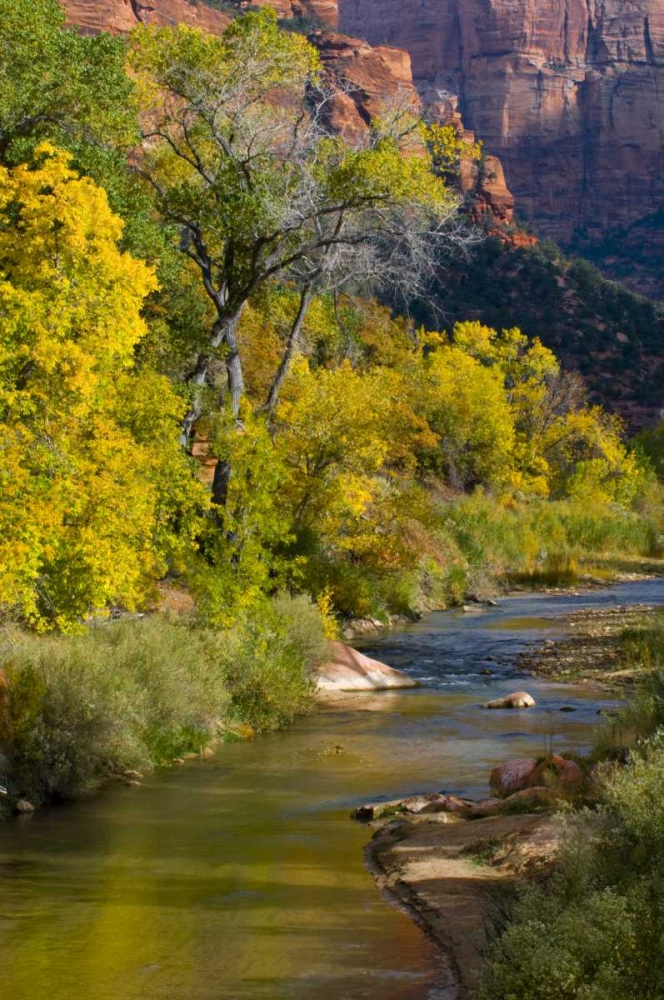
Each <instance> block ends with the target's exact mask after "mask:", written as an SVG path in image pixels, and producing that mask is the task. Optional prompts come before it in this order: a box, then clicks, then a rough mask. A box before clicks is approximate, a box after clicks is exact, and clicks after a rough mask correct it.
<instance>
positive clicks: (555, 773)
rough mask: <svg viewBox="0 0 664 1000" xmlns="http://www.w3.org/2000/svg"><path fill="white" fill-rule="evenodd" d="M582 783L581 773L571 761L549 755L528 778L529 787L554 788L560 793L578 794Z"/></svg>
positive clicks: (577, 766)
mask: <svg viewBox="0 0 664 1000" xmlns="http://www.w3.org/2000/svg"><path fill="white" fill-rule="evenodd" d="M583 783H584V776H583V771H582V770H581V768H580V767H579V765H578V764H577V763H576V762H575V761H573V760H565V758H564V757H559V756H558V755H557V754H551V755H550V756H549V757H547V758H546V759H545V760H543V761H542V762H541V763H540V764H538V765H537V767H536V768H535V770H534V771H533V773H532V774H531V776H530V779H529V781H528V785H529V786H531V787H532V786H534V785H543V786H546V787H555V788H557V789H559V790H560V791H565V792H578V791H579V790H580V789H581V787H582V786H583Z"/></svg>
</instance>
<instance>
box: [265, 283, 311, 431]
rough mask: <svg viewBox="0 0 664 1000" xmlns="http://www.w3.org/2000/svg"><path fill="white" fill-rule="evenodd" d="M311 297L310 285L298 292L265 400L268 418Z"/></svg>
mask: <svg viewBox="0 0 664 1000" xmlns="http://www.w3.org/2000/svg"><path fill="white" fill-rule="evenodd" d="M312 298H313V290H312V286H311V285H305V286H304V288H303V289H302V292H301V293H300V305H299V307H298V310H297V315H296V317H295V319H294V321H293V325H292V327H291V330H290V333H289V334H288V340H287V341H286V348H285V350H284V353H283V355H282V358H281V362H280V363H279V367H278V368H277V372H276V375H275V376H274V379H273V381H272V385H271V386H270V391H269V393H268V396H267V400H266V402H265V409H266V410H267V412H268V414H269V416H270V419H272V415H273V414H274V411H275V409H276V406H277V403H278V402H279V393H280V392H281V387H282V385H283V383H284V379H285V378H286V376H287V375H288V372H289V370H290V366H291V362H292V360H293V355H294V354H295V350H296V348H297V346H298V343H299V340H300V334H301V332H302V327H303V326H304V321H305V319H306V316H307V312H308V311H309V306H310V304H311V300H312Z"/></svg>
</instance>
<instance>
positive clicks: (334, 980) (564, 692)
mask: <svg viewBox="0 0 664 1000" xmlns="http://www.w3.org/2000/svg"><path fill="white" fill-rule="evenodd" d="M662 602H664V580H656V581H649V582H643V583H636V584H629V585H625V586H621V587H617V588H614V589H611V590H603V591H599V592H597V593H593V594H590V595H585V596H582V597H547V596H541V597H537V596H535V597H532V596H528V597H516V598H508V599H505V600H504V601H502V602H501V605H500V607H499V608H495V609H487V610H486V611H482V612H473V613H470V614H468V613H466V614H464V613H462V612H441V613H437V614H432V615H429V616H428V617H427V618H426V619H425V620H424V621H422V622H420V623H418V624H417V625H413V626H412V627H409V628H406V629H404V630H403V631H402V632H399V633H394V634H392V635H390V636H388V637H386V638H384V639H374V640H372V641H371V643H366V642H365V643H364V645H363V648H364V649H365V650H366V651H368V652H371V653H373V654H374V655H376V656H379V657H380V658H382V659H385V660H386V661H387V662H389V663H392V664H393V665H394V666H397V667H400V668H401V669H404V670H406V671H408V672H409V673H411V674H412V675H413V676H415V677H417V678H418V679H420V680H421V681H422V682H423V684H425V685H426V686H425V687H422V688H420V689H417V690H412V691H405V692H402V693H381V694H367V695H363V696H359V697H358V699H357V700H356V701H354V703H353V707H352V708H348V709H347V710H346V709H344V710H343V711H332V710H329V709H328V710H324V711H321V712H318V713H316V714H314V715H311V716H309V717H308V718H306V719H303V720H302V721H301V722H299V723H298V724H297V725H296V726H295V727H294V728H293V729H291V730H290V731H289V732H286V733H278V734H275V735H272V736H268V737H264V738H261V739H258V740H256V741H253V742H249V743H238V744H232V745H228V746H224V747H223V748H222V750H221V751H220V752H219V754H218V755H217V756H216V757H215V758H212V759H209V760H200V761H194V762H191V763H189V764H187V765H185V766H183V767H179V768H173V769H170V770H161V771H159V772H157V773H155V774H154V775H151V776H150V777H148V778H146V779H145V784H144V787H142V788H125V787H112V788H109V789H108V790H106V791H104V792H102V793H100V794H98V795H97V796H95V797H94V798H91V799H89V800H87V801H84V802H80V803H77V804H75V805H68V806H63V807H60V808H54V809H50V810H47V811H45V812H43V813H40V814H37V815H34V816H32V817H24V818H21V819H19V820H16V821H12V822H9V823H6V824H4V825H3V826H2V827H0V997H1V998H2V1000H263V998H264V1000H305V998H306V1000H310V998H311V1000H318V998H320V1000H447V998H450V997H453V996H454V990H453V988H452V987H451V986H450V979H449V975H448V972H447V970H446V968H445V963H444V960H443V959H441V958H440V956H438V955H437V953H436V951H435V949H434V948H433V946H432V945H431V944H430V943H429V942H428V941H427V939H426V938H425V937H424V935H423V934H422V933H421V932H420V931H419V930H418V929H417V928H416V927H415V926H414V925H413V924H412V923H411V921H410V920H409V918H408V917H407V916H406V915H405V914H403V913H402V912H400V911H399V910H397V909H396V908H394V907H392V906H390V905H388V904H387V903H386V902H385V900H383V899H382V898H381V896H380V894H379V893H378V892H377V891H376V889H375V888H374V885H373V882H372V878H371V876H370V874H369V873H368V872H366V871H365V869H364V867H363V856H362V846H363V844H364V843H365V841H366V840H367V837H368V832H367V830H366V828H363V827H361V826H359V825H357V824H354V823H352V822H350V820H349V818H348V815H349V812H350V811H351V809H352V808H353V807H354V806H355V805H357V804H358V803H360V802H362V801H366V800H371V799H375V798H378V797H381V796H382V797H386V798H392V797H396V796H398V795H403V794H407V793H411V792H415V791H424V792H426V791H436V790H441V789H442V790H445V791H453V792H458V793H462V794H469V795H484V794H486V792H487V777H488V773H489V771H490V769H491V767H492V766H494V765H495V764H496V763H498V762H500V761H502V760H505V759H506V758H508V757H512V756H518V755H524V754H526V755H538V754H540V753H544V752H546V751H547V750H548V749H550V748H551V747H553V749H554V750H555V749H560V750H562V749H570V750H571V749H580V748H583V747H585V746H587V745H588V743H589V742H590V740H591V731H592V729H593V727H594V726H595V725H596V724H597V722H598V717H597V710H598V707H600V706H601V705H602V704H606V703H610V702H609V701H608V699H607V698H606V697H605V696H603V695H601V694H600V695H598V694H597V692H593V691H590V690H589V689H583V688H572V687H561V686H559V685H556V684H552V683H548V682H544V681H541V680H538V679H534V678H528V679H524V678H523V677H518V675H516V673H515V670H514V665H513V660H514V656H515V655H516V654H517V653H518V652H520V651H522V650H524V649H525V648H527V646H528V645H529V644H530V643H533V642H539V641H541V639H542V637H544V636H548V637H552V638H554V637H555V636H556V635H557V634H558V631H559V629H558V627H557V626H556V623H555V621H552V620H551V619H552V618H553V616H555V615H557V614H562V613H566V612H568V611H571V610H575V609H582V608H588V607H598V608H599V607H608V606H611V605H615V604H617V603H620V604H627V603H629V604H638V603H662ZM486 670H491V671H493V673H492V674H491V675H490V676H488V675H486V674H485V673H483V672H482V671H486ZM523 687H525V688H527V690H529V691H530V692H531V693H532V694H533V695H534V697H535V698H536V699H537V702H538V706H537V708H535V709H531V710H529V711H525V712H511V713H510V712H505V713H503V712H484V711H481V710H480V708H479V704H480V703H481V702H482V701H485V700H487V699H488V698H492V697H497V696H499V695H500V694H501V693H506V692H508V691H510V690H514V689H515V688H523ZM563 706H568V707H572V708H574V709H575V711H574V712H571V713H561V712H560V708H562V707H563Z"/></svg>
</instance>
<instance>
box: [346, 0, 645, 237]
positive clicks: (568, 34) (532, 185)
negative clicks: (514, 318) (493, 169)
mask: <svg viewBox="0 0 664 1000" xmlns="http://www.w3.org/2000/svg"><path fill="white" fill-rule="evenodd" d="M340 28H341V30H342V31H349V32H352V33H353V34H359V35H361V36H362V37H363V38H366V39H367V40H368V41H369V42H370V43H372V44H374V45H379V44H380V45H382V44H390V45H396V46H399V47H401V48H405V49H407V50H408V51H409V52H410V54H411V57H412V60H413V68H414V75H415V82H416V84H417V86H418V88H419V90H420V92H421V93H422V94H423V96H424V97H425V99H429V98H434V99H438V98H439V95H440V94H442V96H443V98H444V99H454V97H455V96H458V97H459V99H460V104H461V107H462V109H463V115H464V119H465V121H466V123H467V125H469V126H470V127H471V128H472V129H473V130H475V131H476V133H477V135H478V136H479V137H480V138H481V139H482V140H483V141H484V142H485V144H486V147H487V149H489V150H490V151H491V152H492V153H494V154H497V155H499V156H500V157H501V160H502V162H503V163H504V166H505V172H506V175H507V182H508V184H509V186H510V187H511V188H512V190H513V191H514V193H515V195H516V199H517V204H518V206H519V213H520V214H521V215H522V216H524V217H529V218H531V219H535V220H537V225H538V228H539V229H540V230H541V231H542V232H544V233H546V234H547V235H549V236H552V237H554V238H557V239H559V240H561V241H562V242H565V241H568V240H569V239H570V238H571V237H572V235H573V233H574V231H575V229H579V228H583V229H585V230H587V231H589V232H590V234H591V235H593V234H594V235H596V236H598V237H599V236H600V235H601V234H602V233H603V232H605V231H606V230H607V229H608V228H610V227H612V226H615V225H617V224H624V223H629V222H631V221H633V220H635V219H638V218H641V217H642V216H644V215H647V214H648V213H650V212H652V211H654V210H655V209H656V208H657V207H658V206H660V205H661V204H662V201H663V200H664V170H663V169H662V168H663V167H664V154H663V150H662V134H663V132H664V99H662V98H660V94H664V0H603V2H602V3H599V2H598V0H565V2H562V0H381V2H380V3H377V2H376V0H340Z"/></svg>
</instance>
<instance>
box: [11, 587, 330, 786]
mask: <svg viewBox="0 0 664 1000" xmlns="http://www.w3.org/2000/svg"><path fill="white" fill-rule="evenodd" d="M324 651H325V637H324V634H323V626H322V622H321V619H320V616H319V614H318V611H317V609H316V608H315V606H314V605H312V604H311V602H310V601H309V600H308V599H307V598H304V597H300V598H294V599H293V598H289V597H285V596H283V597H279V598H276V599H275V600H274V601H272V602H266V604H265V607H264V608H263V609H262V613H261V614H260V615H257V616H255V617H254V618H252V619H251V620H247V621H244V622H240V623H239V624H238V625H237V626H235V627H234V628H233V629H230V630H227V631H225V632H217V631H214V630H212V629H207V628H201V627H196V626H194V625H192V624H188V623H186V622H183V621H181V620H180V621H178V620H169V619H166V618H163V617H159V616H155V617H152V618H148V619H145V620H141V621H124V622H122V621H121V622H115V623H113V622H111V623H108V624H106V625H103V626H100V627H97V628H94V629H91V630H89V631H87V632H86V633H85V634H83V635H80V636H69V637H58V638H55V637H43V636H35V635H29V634H25V633H22V632H18V631H11V632H8V633H6V634H5V636H4V640H3V642H2V644H1V646H0V667H1V668H2V671H3V673H4V675H5V677H6V679H7V681H8V685H9V698H8V699H7V698H5V703H4V708H3V706H2V704H0V709H2V712H1V713H0V785H1V786H4V787H5V788H6V789H7V790H8V792H9V795H8V796H7V797H6V800H5V805H6V802H7V801H9V802H10V803H11V802H15V801H17V800H18V799H21V798H27V799H28V800H29V801H31V802H33V803H34V804H41V803H45V802H48V801H53V800H62V799H68V798H72V797H75V796H77V795H80V794H83V793H85V792H87V791H89V790H90V789H92V788H94V787H95V786H96V785H97V784H98V783H99V781H100V780H101V779H103V778H105V777H107V776H109V775H111V774H113V773H118V772H122V771H123V770H126V769H134V768H140V769H143V768H150V767H153V766H156V765H159V764H164V763H167V762H169V761H172V760H174V759H176V758H179V757H182V756H183V755H184V754H187V753H192V752H194V753H197V752H200V751H201V750H203V749H204V748H205V747H207V746H209V745H211V744H214V743H215V742H217V741H219V740H222V739H223V738H225V735H226V733H230V734H231V735H237V733H238V732H239V731H242V730H244V732H263V731H266V730H270V729H275V728H279V727H281V726H284V725H286V724H288V723H289V722H291V721H292V720H293V719H294V718H295V717H296V716H297V715H298V714H300V713H302V712H304V711H306V709H307V708H308V707H309V706H310V704H311V701H312V685H311V682H310V680H309V676H308V674H309V669H310V667H311V666H312V665H313V664H314V663H315V662H316V661H317V660H318V659H320V658H321V657H322V655H323V654H324ZM3 799H5V797H3Z"/></svg>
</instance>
